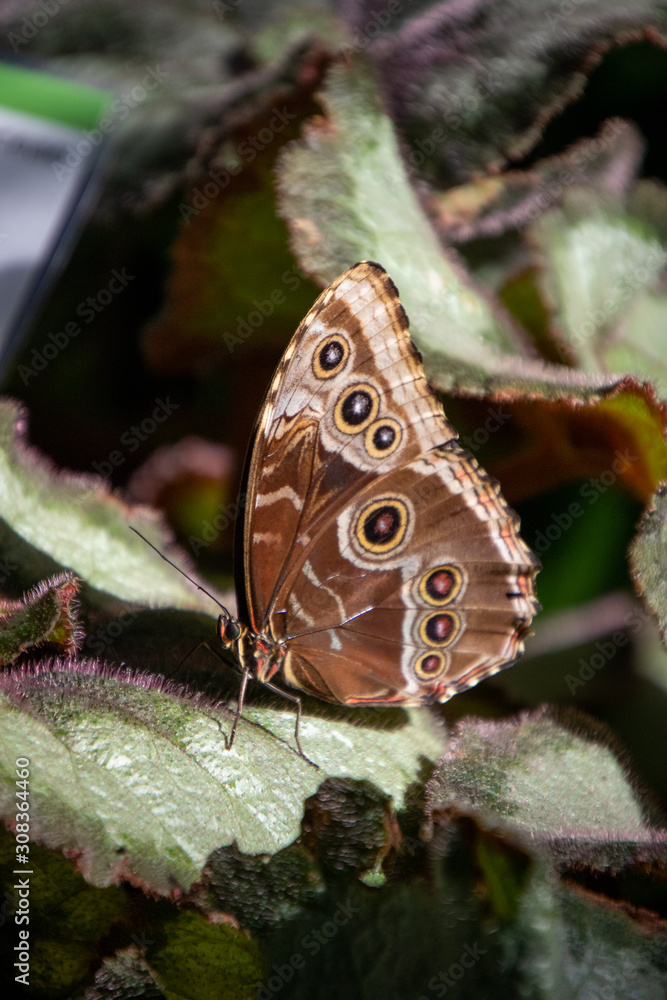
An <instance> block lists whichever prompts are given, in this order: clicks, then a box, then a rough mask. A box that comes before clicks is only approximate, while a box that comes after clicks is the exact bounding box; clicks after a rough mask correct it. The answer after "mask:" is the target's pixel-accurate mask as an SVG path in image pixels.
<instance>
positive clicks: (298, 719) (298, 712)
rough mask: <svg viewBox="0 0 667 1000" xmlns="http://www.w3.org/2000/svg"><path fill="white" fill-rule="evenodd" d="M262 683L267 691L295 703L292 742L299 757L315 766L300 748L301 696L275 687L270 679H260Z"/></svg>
mask: <svg viewBox="0 0 667 1000" xmlns="http://www.w3.org/2000/svg"><path fill="white" fill-rule="evenodd" d="M262 684H263V685H264V687H266V688H268V689H269V691H273V692H274V693H275V694H279V695H280V697H281V698H287V700H288V701H291V702H292V703H293V704H294V705H296V721H295V723H294V742H295V743H296V748H297V750H298V751H299V756H300V757H303V759H304V760H306V761H308V763H309V764H312V765H313V767H317V766H318V765H317V764H315V763H314V762H313V761H312V760H311V759H310V757H306V755H305V753H304V752H303V750H302V749H301V743H300V742H299V723H300V722H301V698H299V697H298V695H295V694H288V692H287V691H283V690H282V688H279V687H276V686H275V684H272V683H271V682H270V681H262Z"/></svg>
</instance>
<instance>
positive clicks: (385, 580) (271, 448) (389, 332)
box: [244, 263, 538, 704]
mask: <svg viewBox="0 0 667 1000" xmlns="http://www.w3.org/2000/svg"><path fill="white" fill-rule="evenodd" d="M244 556H245V568H246V569H245V572H246V595H247V601H248V608H249V614H250V622H251V626H252V627H253V628H254V629H255V630H257V631H261V632H264V633H267V634H269V635H270V636H272V637H273V638H275V639H277V640H278V641H280V642H284V643H285V645H286V648H287V651H288V652H287V656H286V660H285V665H284V668H283V672H284V676H285V679H286V680H287V681H288V682H289V683H291V684H292V685H293V686H295V687H298V688H300V689H302V690H304V691H307V692H310V693H312V694H315V695H317V696H319V697H321V698H326V699H329V700H333V701H339V702H343V703H348V704H354V703H362V702H366V703H375V704H384V703H387V702H392V701H396V702H402V703H409V702H412V703H417V702H419V701H423V700H434V699H439V700H444V699H445V698H447V697H450V696H451V695H452V694H454V693H456V691H458V690H462V689H463V688H465V687H468V686H470V685H471V684H474V683H477V681H478V680H481V678H482V677H484V676H487V675H488V674H490V673H493V672H495V671H496V670H498V669H500V668H501V667H502V666H504V665H505V664H507V663H508V662H511V661H512V660H513V659H515V658H516V656H517V655H519V653H520V652H521V650H522V644H523V636H524V635H525V633H526V631H527V629H528V626H529V623H530V620H531V617H532V615H533V614H534V613H535V611H536V610H537V604H536V601H535V597H534V576H535V572H536V570H537V568H538V564H537V560H535V558H534V557H533V556H532V554H531V553H530V551H529V550H528V548H527V547H526V546H525V544H524V543H523V542H522V541H521V539H520V538H519V536H518V528H517V518H516V515H514V514H513V512H512V511H510V510H509V508H508V507H507V505H506V504H505V502H504V501H503V499H502V498H501V497H500V494H499V490H498V487H497V484H496V483H495V482H494V481H493V480H491V479H490V478H489V477H488V476H486V474H485V473H484V472H483V471H482V470H481V469H480V468H479V466H478V465H477V463H476V461H475V460H474V459H473V458H472V456H469V455H468V454H467V453H466V452H465V451H464V450H463V449H461V448H460V447H459V446H458V444H457V443H456V434H455V432H454V430H453V428H452V427H451V425H450V424H449V423H448V422H447V420H446V419H445V417H444V414H443V412H442V406H441V404H440V401H439V399H438V398H437V397H436V396H435V394H434V393H433V392H432V391H431V390H430V389H429V387H428V385H427V382H426V379H425V378H424V374H423V370H422V367H421V361H420V359H419V355H418V354H417V352H416V350H415V348H414V347H413V345H412V343H411V341H410V337H409V331H408V324H407V319H406V317H405V313H404V312H403V309H402V307H401V305H400V300H399V298H398V294H397V292H396V289H395V286H394V285H393V283H392V282H391V280H390V279H389V278H388V276H387V275H386V273H385V272H384V271H383V269H382V268H380V267H379V266H378V265H376V264H371V263H362V264H358V265H356V266H355V267H353V268H350V269H349V270H348V271H346V272H345V273H344V274H343V275H341V277H340V278H339V279H338V280H337V281H335V282H334V283H333V284H332V285H331V286H330V287H329V288H328V289H327V290H326V291H325V292H324V293H323V294H322V295H321V296H320V298H319V299H318V300H317V302H316V303H315V305H314V307H313V309H312V310H311V311H310V313H309V314H308V316H307V317H306V318H305V320H304V321H303V323H302V324H301V326H300V327H299V329H298V330H297V332H296V334H295V336H294V338H293V340H292V342H291V344H290V346H289V347H288V349H287V352H286V353H285V356H284V358H283V360H282V362H281V364H280V366H279V368H278V371H277V373H276V376H275V378H274V380H273V383H272V385H271V387H270V390H269V393H268V395H267V399H266V403H265V406H264V408H263V411H262V414H261V416H260V420H259V424H258V428H257V434H256V440H255V446H254V450H253V454H252V460H251V464H250V470H249V476H248V493H247V505H246V523H245V529H244Z"/></svg>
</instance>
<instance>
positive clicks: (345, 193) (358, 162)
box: [279, 62, 617, 397]
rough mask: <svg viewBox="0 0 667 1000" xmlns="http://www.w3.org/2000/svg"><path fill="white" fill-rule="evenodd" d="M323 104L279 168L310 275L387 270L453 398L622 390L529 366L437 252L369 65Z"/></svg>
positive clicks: (494, 313)
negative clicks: (497, 392)
mask: <svg viewBox="0 0 667 1000" xmlns="http://www.w3.org/2000/svg"><path fill="white" fill-rule="evenodd" d="M324 102H325V105H326V108H327V111H328V120H327V121H326V122H322V121H321V120H316V121H315V122H314V123H311V125H310V126H309V127H308V128H307V130H306V133H305V136H304V139H303V140H301V141H300V142H298V143H293V144H292V145H291V146H289V147H288V148H287V149H286V150H285V152H284V153H283V154H282V156H281V158H280V160H279V193H280V210H281V214H282V215H283V217H284V218H285V219H286V220H287V222H288V224H289V226H290V229H291V233H292V245H293V249H294V251H295V253H296V255H297V257H298V259H299V261H300V263H301V266H302V267H303V268H304V270H306V271H307V272H308V273H309V274H315V275H316V276H317V278H318V280H319V281H321V282H322V283H323V284H326V283H328V282H329V281H331V280H333V278H335V277H336V276H337V275H338V274H339V273H340V272H341V271H343V270H344V269H345V268H346V267H348V266H349V265H351V264H353V263H355V262H356V261H358V260H376V261H378V263H380V264H382V266H383V267H385V268H386V269H387V271H388V272H389V274H390V275H391V276H392V278H393V279H394V280H395V281H396V284H397V285H398V288H399V291H400V293H401V297H402V301H403V305H404V306H405V309H406V311H407V314H408V316H409V318H410V325H411V331H412V333H413V335H414V338H415V341H416V343H417V344H418V346H419V348H420V350H421V351H422V352H423V353H424V361H425V366H426V369H427V372H428V375H429V378H430V379H432V380H433V381H434V382H435V383H436V384H437V385H438V386H439V387H440V388H441V389H443V390H445V391H446V390H449V389H452V388H457V389H461V390H467V391H471V392H478V393H480V392H488V391H490V390H491V389H493V388H494V387H503V388H505V389H507V387H508V386H513V387H515V388H518V387H522V388H524V389H528V388H530V389H532V390H534V391H535V392H544V393H550V392H554V391H559V392H561V393H563V392H567V394H568V395H574V394H576V395H579V396H583V397H587V396H595V394H596V393H597V392H598V391H599V390H600V389H601V388H602V387H603V386H604V385H612V384H614V382H615V381H617V380H616V379H614V378H611V379H610V378H608V377H599V376H598V377H596V378H591V377H581V376H580V375H579V374H578V373H573V372H572V371H566V370H565V369H563V370H562V371H561V370H560V369H559V368H558V367H554V366H545V365H543V364H542V363H540V362H537V361H532V360H530V356H529V355H530V352H529V350H528V348H527V346H526V344H525V343H523V342H522V340H521V337H520V336H519V334H518V333H517V332H516V330H515V329H514V327H513V326H512V324H511V322H510V320H509V318H508V317H506V316H505V315H504V313H503V312H502V311H501V310H500V309H496V310H494V309H493V308H492V307H491V305H490V303H489V301H488V299H487V297H486V295H485V294H484V293H482V291H480V290H479V289H477V288H475V286H474V284H473V282H472V281H471V279H470V278H469V277H468V276H467V275H466V273H465V271H464V269H463V268H462V266H461V265H460V264H459V263H458V262H457V261H456V260H455V259H454V258H453V257H452V256H449V255H448V254H447V253H446V252H445V251H444V250H443V248H442V247H441V246H440V244H439V243H438V240H437V238H436V236H435V233H434V231H433V229H432V227H431V224H430V222H429V221H428V219H427V218H426V215H425V214H424V211H423V209H422V207H421V205H420V204H419V201H418V199H417V196H416V194H415V192H414V190H413V188H412V186H411V184H410V181H409V179H408V175H407V172H406V169H405V166H404V164H403V161H402V159H401V156H400V153H399V147H398V142H397V139H396V135H395V132H394V128H393V124H392V122H391V119H390V118H389V117H388V115H387V114H386V113H385V111H384V110H383V108H382V105H381V101H380V98H379V96H378V93H377V89H376V86H375V83H374V81H373V78H372V76H371V75H370V73H369V72H368V70H367V69H366V68H365V67H364V65H363V64H362V63H361V62H357V63H356V64H355V65H353V67H352V69H349V68H347V67H344V66H335V67H334V68H333V70H332V71H331V73H330V75H329V78H328V82H327V86H326V88H325V91H324Z"/></svg>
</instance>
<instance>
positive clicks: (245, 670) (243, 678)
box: [227, 667, 250, 750]
mask: <svg viewBox="0 0 667 1000" xmlns="http://www.w3.org/2000/svg"><path fill="white" fill-rule="evenodd" d="M249 678H250V669H249V668H248V667H244V668H243V673H242V674H241V686H240V688H239V699H238V702H237V705H236V714H235V715H234V722H233V723H232V731H231V733H230V734H229V742H228V743H227V749H228V750H231V749H232V746H233V745H234V737H235V736H236V727H237V726H238V724H239V719H240V718H241V713H242V712H243V706H244V704H245V693H246V690H247V687H248V680H249Z"/></svg>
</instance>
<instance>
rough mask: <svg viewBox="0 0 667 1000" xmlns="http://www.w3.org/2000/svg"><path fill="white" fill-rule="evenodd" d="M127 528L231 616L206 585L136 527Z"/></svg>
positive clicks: (129, 526)
mask: <svg viewBox="0 0 667 1000" xmlns="http://www.w3.org/2000/svg"><path fill="white" fill-rule="evenodd" d="M128 528H129V529H130V531H133V532H134V533H135V535H139V538H141V540H142V541H144V542H145V543H146V545H150V547H151V548H152V549H153V551H154V552H157V554H158V555H159V557H160V559H164V561H165V562H166V563H169V565H170V566H171V567H172V568H173V569H175V570H177V571H178V572H179V573H180V574H181V576H184V577H185V579H186V580H189V581H190V583H191V584H192V585H193V587H196V588H197V590H201V592H202V594H206V596H207V597H210V598H211V600H212V601H213V602H214V604H217V605H218V607H219V608H221V609H222V611H224V613H225V614H226V615H227V617H228V618H231V615H230V614H229V611H228V610H227V608H226V607H225V606H224V604H221V603H220V601H219V600H218V598H217V597H214V596H213V594H212V593H211V592H210V591H209V590H207V589H206V587H202V586H200V584H198V583H197V581H196V580H193V579H192V577H191V576H188V574H187V573H186V572H185V570H183V569H181V567H180V566H177V565H176V563H175V562H172V561H171V559H168V558H167V556H166V555H165V554H164V553H163V552H160V550H159V549H158V547H157V546H156V545H153V543H152V542H149V541H148V539H147V538H146V536H145V535H142V534H141V532H140V531H137V529H136V528H133V527H132V525H131V524H129V525H128Z"/></svg>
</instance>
